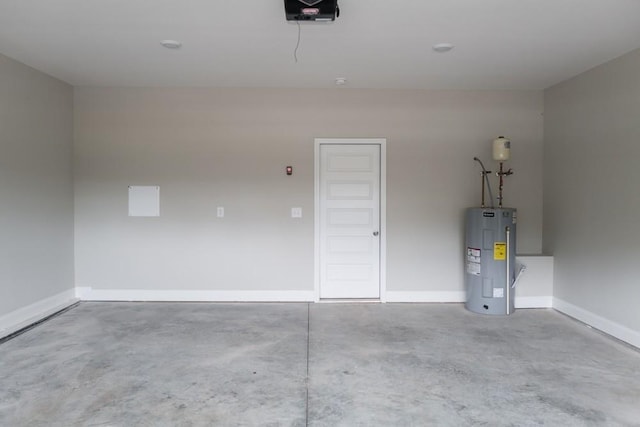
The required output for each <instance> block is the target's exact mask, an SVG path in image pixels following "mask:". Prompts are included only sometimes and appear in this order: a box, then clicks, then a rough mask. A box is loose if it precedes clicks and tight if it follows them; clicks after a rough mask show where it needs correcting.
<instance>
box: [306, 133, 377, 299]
mask: <svg viewBox="0 0 640 427" xmlns="http://www.w3.org/2000/svg"><path fill="white" fill-rule="evenodd" d="M319 156H320V161H319V197H318V203H319V210H318V215H319V218H318V220H319V236H318V238H319V274H320V298H324V299H333V298H356V299H377V298H380V156H381V146H380V144H330V143H326V144H320V147H319Z"/></svg>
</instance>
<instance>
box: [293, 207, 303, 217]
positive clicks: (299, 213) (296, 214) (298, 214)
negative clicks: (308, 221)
mask: <svg viewBox="0 0 640 427" xmlns="http://www.w3.org/2000/svg"><path fill="white" fill-rule="evenodd" d="M291 218H302V208H291Z"/></svg>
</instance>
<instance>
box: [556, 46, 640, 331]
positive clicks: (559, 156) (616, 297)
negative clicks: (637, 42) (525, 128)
mask: <svg viewBox="0 0 640 427" xmlns="http://www.w3.org/2000/svg"><path fill="white" fill-rule="evenodd" d="M544 109H545V120H544V125H545V146H544V150H545V152H544V160H545V161H544V172H545V178H544V180H545V181H544V250H545V252H546V253H549V254H553V255H554V257H555V277H554V296H556V297H558V298H560V299H562V300H564V301H566V302H568V303H571V304H574V305H576V306H578V307H580V308H582V309H585V310H588V311H590V312H592V313H595V314H597V315H600V316H603V317H605V318H607V319H609V320H611V321H614V322H617V323H619V324H622V325H624V326H626V327H628V328H631V329H633V330H635V331H640V310H639V309H638V301H640V286H638V284H639V283H640V279H639V277H638V271H637V269H636V266H637V264H638V255H639V254H640V190H639V189H640V167H638V162H639V160H640V50H636V51H634V52H632V53H630V54H627V55H625V56H623V57H620V58H618V59H616V60H614V61H611V62H609V63H606V64H604V65H602V66H599V67H597V68H594V69H592V70H590V71H588V72H586V73H584V74H581V75H579V76H577V77H575V78H572V79H571V80H568V81H566V82H564V83H561V84H558V85H556V86H554V87H551V88H549V89H548V90H546V91H545V104H544Z"/></svg>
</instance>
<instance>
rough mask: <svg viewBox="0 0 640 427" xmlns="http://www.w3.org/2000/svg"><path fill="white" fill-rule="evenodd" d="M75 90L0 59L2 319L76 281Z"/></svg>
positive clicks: (59, 291)
mask: <svg viewBox="0 0 640 427" xmlns="http://www.w3.org/2000/svg"><path fill="white" fill-rule="evenodd" d="M72 138H73V89H72V88H71V86H69V85H67V84H65V83H63V82H61V81H59V80H56V79H54V78H51V77H49V76H47V75H45V74H43V73H41V72H39V71H36V70H34V69H32V68H29V67H27V66H25V65H23V64H20V63H18V62H16V61H14V60H12V59H9V58H7V57H6V56H3V55H0V284H1V285H0V316H2V315H4V314H7V313H9V312H12V311H14V310H17V309H19V308H22V307H24V306H27V305H29V304H32V303H34V302H37V301H40V300H42V299H44V298H47V297H50V296H53V295H56V294H59V293H61V292H63V291H68V290H69V289H72V288H73V286H74V277H73V178H72V166H71V161H72V154H71V150H72Z"/></svg>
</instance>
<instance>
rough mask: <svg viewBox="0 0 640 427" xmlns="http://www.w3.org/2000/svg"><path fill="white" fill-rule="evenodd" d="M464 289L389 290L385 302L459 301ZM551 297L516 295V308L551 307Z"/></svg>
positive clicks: (461, 300)
mask: <svg viewBox="0 0 640 427" xmlns="http://www.w3.org/2000/svg"><path fill="white" fill-rule="evenodd" d="M466 297H467V295H466V292H464V291H389V292H387V302H440V303H452V302H455V303H460V302H465V301H466ZM552 301H553V300H552V297H550V296H540V297H516V301H515V302H516V308H551V307H552Z"/></svg>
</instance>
